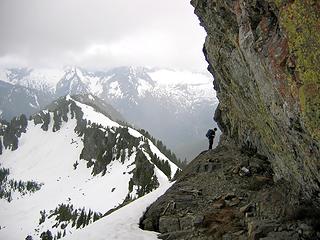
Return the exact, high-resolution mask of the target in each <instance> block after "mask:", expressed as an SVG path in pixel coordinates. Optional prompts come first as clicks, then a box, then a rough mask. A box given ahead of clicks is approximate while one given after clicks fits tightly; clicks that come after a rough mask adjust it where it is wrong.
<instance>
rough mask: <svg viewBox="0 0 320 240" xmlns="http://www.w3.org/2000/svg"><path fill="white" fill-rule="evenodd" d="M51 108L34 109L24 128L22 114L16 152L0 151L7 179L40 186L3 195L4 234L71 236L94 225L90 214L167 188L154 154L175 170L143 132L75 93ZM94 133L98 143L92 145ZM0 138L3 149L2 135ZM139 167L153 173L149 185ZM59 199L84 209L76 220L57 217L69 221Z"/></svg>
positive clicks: (1, 220)
mask: <svg viewBox="0 0 320 240" xmlns="http://www.w3.org/2000/svg"><path fill="white" fill-rule="evenodd" d="M52 106H54V107H52ZM52 106H51V109H50V110H45V111H41V112H40V113H39V114H35V115H34V116H33V118H32V120H31V121H28V122H27V126H26V127H25V130H24V128H23V127H19V124H20V122H19V121H20V120H21V119H17V122H16V127H17V129H21V136H20V137H18V138H17V139H18V148H17V149H16V150H14V151H11V145H10V144H9V145H7V149H3V153H2V155H0V165H1V168H5V169H9V170H10V174H9V175H8V180H9V179H17V180H21V181H30V180H33V181H36V182H39V183H41V184H43V185H42V186H41V189H39V190H38V191H35V192H33V193H30V194H27V195H24V196H22V195H14V196H12V200H11V201H10V202H8V201H7V200H5V199H0V212H1V218H0V226H1V229H0V239H13V240H14V239H25V238H26V237H27V236H28V235H30V236H32V237H33V239H39V237H40V235H41V234H42V233H44V234H46V233H47V230H49V231H50V233H51V234H52V235H55V236H59V234H60V235H61V236H63V235H67V236H70V234H72V233H76V232H77V231H79V229H82V228H86V224H89V225H90V224H92V222H93V221H94V218H93V214H90V211H92V212H94V213H97V214H98V215H99V216H100V217H101V216H102V214H104V213H106V212H108V211H109V210H110V209H113V208H114V207H117V206H119V205H120V204H122V203H123V202H125V201H127V200H129V199H130V198H132V200H134V198H136V197H139V196H141V194H142V193H143V194H147V193H149V192H152V191H153V190H154V189H157V188H161V189H166V188H167V187H169V185H170V181H169V178H168V177H167V175H166V174H165V173H164V172H163V171H162V170H161V164H160V165H159V166H160V168H159V167H158V166H156V164H155V163H154V162H153V161H154V159H155V156H156V157H158V158H159V159H160V160H161V161H163V162H165V161H167V162H168V164H169V166H170V169H171V173H170V177H173V175H174V173H175V172H176V170H177V169H178V168H177V166H176V165H175V164H174V163H172V162H171V161H169V160H168V159H167V158H166V157H165V156H164V155H163V154H162V153H161V152H160V151H159V150H158V149H157V148H156V146H154V144H153V143H152V142H151V141H150V140H148V139H146V138H145V137H144V136H142V135H141V134H140V133H139V132H138V131H136V130H134V129H132V128H130V127H129V128H128V127H124V126H121V125H120V124H119V123H117V122H115V121H113V120H111V119H110V118H108V117H107V116H105V115H103V114H102V113H100V112H97V111H96V109H94V108H93V107H92V106H88V105H86V104H84V103H82V102H80V101H78V100H75V99H73V98H72V97H70V96H67V97H66V98H63V99H60V100H58V101H57V102H56V103H55V104H53V105H52ZM79 116H82V117H81V119H80V118H79ZM22 122H23V121H22ZM9 128H13V126H9ZM15 129H16V128H15ZM24 131H25V132H24ZM1 134H5V133H1ZM1 134H0V135H1ZM92 137H93V139H95V140H96V142H93V141H89V142H88V140H90V139H92ZM0 139H1V147H2V142H3V138H2V136H1V137H0ZM108 143H112V146H109V145H108ZM6 144H8V143H6ZM6 144H5V143H3V146H5V145H6ZM88 149H89V152H88V151H87V150H88ZM90 149H98V150H101V155H99V154H98V155H94V154H97V153H96V152H94V153H92V152H90ZM102 153H103V154H102ZM92 154H93V155H92ZM92 156H96V157H94V158H91V157H92ZM107 156H109V157H110V158H108V157H107ZM88 158H89V159H88ZM109 161H110V162H109ZM104 164H105V165H104ZM158 164H159V163H158ZM141 166H142V167H143V168H142V171H143V173H144V171H146V172H149V174H151V175H149V176H147V175H146V177H149V178H150V179H151V180H152V182H148V184H147V185H141V184H142V183H141V182H140V180H139V177H138V175H137V171H141V170H139V168H140V167H141ZM100 170H101V171H100ZM102 170H105V171H102ZM93 173H98V174H93ZM139 174H141V172H140V173H139ZM139 176H141V175H139ZM153 195H154V194H153ZM153 198H154V197H153ZM62 204H64V205H63V206H68V208H70V209H71V208H72V209H73V210H75V209H79V210H78V213H75V211H73V212H72V214H78V215H76V216H78V217H76V218H75V220H72V219H70V220H68V221H67V220H63V221H60V220H61V219H65V218H66V216H65V215H64V217H62V215H61V214H62V212H61V213H60V212H59V211H62V210H61V208H59V206H60V207H61V206H62ZM71 206H72V207H71ZM144 207H146V206H144ZM140 208H141V206H140ZM55 209H60V210H59V211H58V212H56V213H58V215H55V216H56V217H50V215H52V214H53V213H54V212H53V211H54V210H55ZM81 209H86V211H87V215H86V220H85V221H84V220H83V219H81V215H80V212H81ZM40 211H41V212H42V213H41V214H40ZM65 211H66V210H65ZM59 214H60V215H59ZM64 214H65V212H64ZM70 214H71V212H70ZM135 214H136V213H135ZM98 215H97V216H98ZM58 216H59V218H58ZM70 216H71V215H70ZM88 216H90V218H89V217H88ZM57 219H60V220H59V221H58V220H57ZM100 221H101V220H100ZM136 221H138V219H136ZM73 223H74V224H75V225H74V226H73ZM53 226H55V227H53ZM78 226H79V228H77V227H78ZM35 229H36V231H35Z"/></svg>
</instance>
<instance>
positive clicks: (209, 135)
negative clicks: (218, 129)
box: [206, 129, 214, 138]
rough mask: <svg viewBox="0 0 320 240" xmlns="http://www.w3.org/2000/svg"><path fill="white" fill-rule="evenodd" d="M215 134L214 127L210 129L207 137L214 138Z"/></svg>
mask: <svg viewBox="0 0 320 240" xmlns="http://www.w3.org/2000/svg"><path fill="white" fill-rule="evenodd" d="M213 135H214V131H213V130H212V129H209V130H208V132H207V134H206V137H207V138H212V136H213Z"/></svg>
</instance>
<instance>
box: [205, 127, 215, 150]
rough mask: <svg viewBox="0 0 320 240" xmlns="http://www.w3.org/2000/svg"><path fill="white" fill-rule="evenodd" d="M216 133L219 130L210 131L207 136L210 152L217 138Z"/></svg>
mask: <svg viewBox="0 0 320 240" xmlns="http://www.w3.org/2000/svg"><path fill="white" fill-rule="evenodd" d="M216 131H217V128H214V129H209V130H208V132H207V134H206V137H207V138H208V139H209V150H210V149H212V144H213V140H214V137H215V136H216Z"/></svg>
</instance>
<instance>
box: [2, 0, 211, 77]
mask: <svg viewBox="0 0 320 240" xmlns="http://www.w3.org/2000/svg"><path fill="white" fill-rule="evenodd" d="M205 35H206V34H205V32H204V30H203V28H202V27H201V26H200V25H199V20H198V19H197V17H196V15H194V13H193V7H192V6H191V5H190V3H189V0H22V1H21V0H0V66H2V67H5V66H15V65H17V66H29V67H62V66H66V65H76V66H81V67H87V68H110V67H114V66H122V65H134V66H150V67H155V66H157V67H168V68H178V69H189V70H195V71H205V69H206V66H207V64H206V62H205V60H204V57H203V54H202V45H203V42H204V39H205Z"/></svg>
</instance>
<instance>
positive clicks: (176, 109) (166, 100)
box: [0, 67, 218, 159]
mask: <svg viewBox="0 0 320 240" xmlns="http://www.w3.org/2000/svg"><path fill="white" fill-rule="evenodd" d="M46 71H48V74H46ZM0 80H4V81H6V82H9V83H11V84H17V85H18V84H19V85H22V86H25V87H32V88H33V89H35V90H38V91H41V92H45V93H46V95H47V96H48V98H49V99H52V98H51V96H52V95H51V94H53V96H54V98H57V97H60V96H65V95H67V94H88V93H90V94H92V95H94V96H98V97H99V98H101V99H103V100H105V101H107V102H109V103H110V104H111V105H112V106H114V108H115V109H117V110H118V111H119V112H121V114H122V115H123V116H124V118H125V119H127V120H128V121H129V122H131V123H132V124H134V125H135V126H137V127H143V128H145V129H147V130H148V131H149V132H150V133H151V134H152V135H154V136H155V137H157V138H160V139H162V140H163V141H164V142H165V143H166V144H167V145H169V146H170V147H171V148H172V149H173V150H174V151H175V152H176V153H177V154H178V156H179V157H180V158H182V159H184V158H185V157H186V158H188V159H191V158H192V154H189V153H187V152H186V151H181V149H184V148H185V147H187V146H188V149H189V150H190V152H195V153H198V152H199V151H201V150H203V149H205V148H207V144H206V139H205V137H204V135H205V132H206V130H207V129H208V128H209V127H215V126H216V125H215V123H214V122H213V121H212V116H213V113H214V111H215V108H216V106H217V103H218V101H217V99H216V97H215V92H214V90H213V86H212V79H211V78H210V77H209V76H207V75H205V74H200V73H192V72H187V71H174V70H169V69H149V68H144V67H119V68H114V69H110V70H108V71H88V70H85V69H82V68H76V67H67V68H65V69H64V70H63V71H60V70H41V69H6V70H3V71H2V72H0ZM0 88H1V87H0ZM18 105H19V104H18ZM40 105H41V104H40ZM40 109H41V108H40V107H39V108H38V109H35V110H40ZM34 112H36V111H34ZM21 113H28V114H29V113H30V111H29V112H26V111H25V112H21ZM199 143H201V144H200V149H199Z"/></svg>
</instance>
